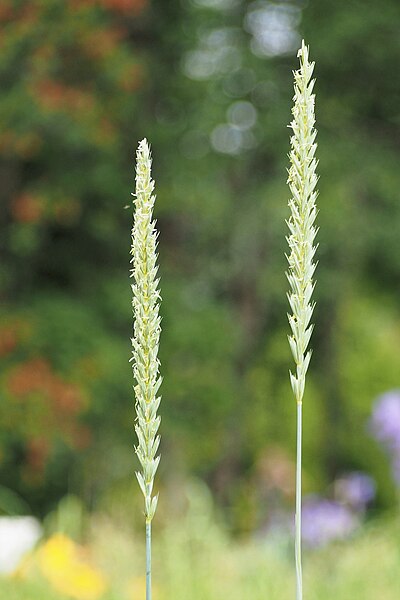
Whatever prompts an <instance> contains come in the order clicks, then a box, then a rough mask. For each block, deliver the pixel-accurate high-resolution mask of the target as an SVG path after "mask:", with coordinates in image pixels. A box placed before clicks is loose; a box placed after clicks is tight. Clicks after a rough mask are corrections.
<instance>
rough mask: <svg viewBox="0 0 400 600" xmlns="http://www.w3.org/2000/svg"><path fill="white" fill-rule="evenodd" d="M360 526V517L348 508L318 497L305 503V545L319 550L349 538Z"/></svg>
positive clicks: (303, 516)
mask: <svg viewBox="0 0 400 600" xmlns="http://www.w3.org/2000/svg"><path fill="white" fill-rule="evenodd" d="M358 525H359V519H358V517H357V516H356V515H355V514H354V513H353V512H352V511H351V510H350V509H349V508H348V507H346V506H344V505H343V504H339V502H334V501H332V500H325V499H323V498H319V497H317V496H314V497H311V498H309V499H308V500H306V501H305V502H304V505H303V511H302V538H303V541H304V544H305V545H307V546H309V547H311V548H317V547H320V546H325V545H326V544H328V543H329V542H333V541H335V540H341V539H344V538H346V537H348V536H349V535H350V534H351V533H353V531H354V530H355V529H356V528H357V526H358Z"/></svg>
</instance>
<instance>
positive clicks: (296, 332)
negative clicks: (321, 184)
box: [287, 40, 318, 600]
mask: <svg viewBox="0 0 400 600" xmlns="http://www.w3.org/2000/svg"><path fill="white" fill-rule="evenodd" d="M298 57H299V59H300V68H299V70H298V71H294V73H293V74H294V97H293V100H294V106H293V109H292V115H293V120H292V122H291V123H290V127H291V129H292V132H293V134H292V136H291V139H290V144H291V150H290V154H289V157H290V169H289V177H288V184H289V188H290V192H291V195H292V197H291V199H290V200H289V208H290V212H291V214H290V217H289V219H288V221H287V224H288V227H289V231H290V234H289V235H288V236H287V241H288V244H289V248H290V254H289V256H288V263H289V271H288V273H287V278H288V281H289V285H290V292H289V293H288V300H289V304H290V308H291V310H292V314H290V315H288V318H289V323H290V328H291V335H289V344H290V348H291V351H292V354H293V358H294V361H295V363H296V371H295V373H292V372H291V373H290V382H291V386H292V390H293V394H294V397H295V400H296V404H297V444H296V513H295V560H296V599H297V600H302V597H303V589H302V588H303V578H302V564H301V448H302V439H301V438H302V403H303V395H304V388H305V382H306V373H307V369H308V366H309V363H310V358H311V350H307V348H308V344H309V341H310V337H311V334H312V330H313V325H311V324H310V320H311V317H312V314H313V310H314V306H315V303H314V302H312V300H311V297H312V294H313V290H314V285H315V283H314V281H313V275H314V271H315V268H316V263H315V262H314V256H315V252H316V248H317V246H316V244H315V236H316V234H317V229H316V227H315V225H314V222H315V218H316V216H317V207H316V199H317V191H316V185H317V180H318V178H317V175H316V167H317V160H316V158H315V151H316V148H317V144H316V141H315V140H316V135H317V132H316V129H315V128H314V124H315V112H314V104H315V96H314V94H313V87H314V83H315V80H314V79H312V74H313V70H314V63H310V62H309V58H308V47H307V46H306V45H305V43H304V40H303V42H302V46H301V48H300V50H299V52H298Z"/></svg>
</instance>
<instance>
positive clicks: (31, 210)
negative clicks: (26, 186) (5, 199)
mask: <svg viewBox="0 0 400 600" xmlns="http://www.w3.org/2000/svg"><path fill="white" fill-rule="evenodd" d="M43 209H44V202H43V198H41V197H40V196H37V195H34V194H29V193H22V194H20V195H19V196H17V197H16V198H14V200H13V202H12V203H11V215H12V217H13V218H14V219H15V221H19V222H20V223H36V222H37V221H39V220H40V217H41V216H42V214H43Z"/></svg>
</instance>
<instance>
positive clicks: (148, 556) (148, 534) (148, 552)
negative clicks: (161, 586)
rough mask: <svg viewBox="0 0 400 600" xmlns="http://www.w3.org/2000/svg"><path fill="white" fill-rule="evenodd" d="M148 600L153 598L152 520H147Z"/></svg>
mask: <svg viewBox="0 0 400 600" xmlns="http://www.w3.org/2000/svg"><path fill="white" fill-rule="evenodd" d="M146 600H151V521H149V522H148V523H147V522H146Z"/></svg>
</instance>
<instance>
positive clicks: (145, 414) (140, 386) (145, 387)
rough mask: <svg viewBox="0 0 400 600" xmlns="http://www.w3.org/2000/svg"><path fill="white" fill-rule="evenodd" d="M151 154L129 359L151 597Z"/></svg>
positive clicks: (141, 174) (137, 212)
mask: <svg viewBox="0 0 400 600" xmlns="http://www.w3.org/2000/svg"><path fill="white" fill-rule="evenodd" d="M151 162H152V161H151V154H150V147H149V145H148V143H147V140H146V139H144V140H142V141H141V142H140V143H139V146H138V150H137V154H136V193H135V194H133V197H134V215H133V227H132V249H131V253H132V271H131V276H132V277H133V284H132V306H133V315H134V330H133V338H132V362H133V375H134V378H135V382H136V385H135V388H134V390H135V399H136V425H135V430H136V435H137V439H138V444H137V446H136V454H137V456H138V459H139V462H140V464H141V467H142V470H141V472H137V473H136V477H137V480H138V482H139V486H140V489H141V490H142V493H143V496H144V516H145V522H146V600H151V523H152V520H153V517H154V513H155V511H156V508H157V500H158V495H154V494H153V485H154V477H155V474H156V471H157V467H158V464H159V462H160V456H157V451H158V447H159V444H160V436H159V435H158V429H159V426H160V416H159V415H158V414H157V410H158V407H159V405H160V400H161V397H160V396H159V395H158V391H159V388H160V385H161V377H160V374H159V359H158V345H159V340H160V332H161V327H160V322H161V318H160V315H159V308H160V293H159V290H158V283H159V279H158V277H157V272H158V266H157V231H156V227H155V221H154V219H153V207H154V202H155V195H154V193H153V192H154V181H153V180H152V178H151Z"/></svg>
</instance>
